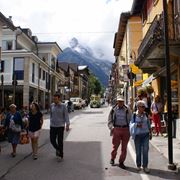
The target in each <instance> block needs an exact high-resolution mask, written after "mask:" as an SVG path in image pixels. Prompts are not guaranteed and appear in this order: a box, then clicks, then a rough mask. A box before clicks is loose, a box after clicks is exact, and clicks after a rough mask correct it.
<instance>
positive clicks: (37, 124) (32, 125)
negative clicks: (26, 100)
mask: <svg viewBox="0 0 180 180" xmlns="http://www.w3.org/2000/svg"><path fill="white" fill-rule="evenodd" d="M42 116H43V115H42V113H41V112H37V113H36V114H32V112H30V113H29V131H31V132H35V131H38V130H39V129H41V118H42Z"/></svg>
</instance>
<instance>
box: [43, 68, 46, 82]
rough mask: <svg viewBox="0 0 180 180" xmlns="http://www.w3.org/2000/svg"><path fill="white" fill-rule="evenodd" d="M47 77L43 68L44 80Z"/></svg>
mask: <svg viewBox="0 0 180 180" xmlns="http://www.w3.org/2000/svg"><path fill="white" fill-rule="evenodd" d="M45 79H46V72H45V71H44V70H43V80H45Z"/></svg>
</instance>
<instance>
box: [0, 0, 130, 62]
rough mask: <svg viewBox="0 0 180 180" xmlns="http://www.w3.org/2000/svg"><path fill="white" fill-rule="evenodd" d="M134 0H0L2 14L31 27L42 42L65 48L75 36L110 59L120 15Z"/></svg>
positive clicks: (111, 58) (16, 24)
mask: <svg viewBox="0 0 180 180" xmlns="http://www.w3.org/2000/svg"><path fill="white" fill-rule="evenodd" d="M131 6H132V0H126V1H124V0H31V1H29V2H27V1H24V0H11V1H7V0H1V1H0V7H1V12H2V13H3V14H4V15H5V16H6V17H8V16H12V17H13V18H12V20H13V22H14V24H15V26H21V27H22V28H24V27H26V28H30V29H31V30H32V33H33V35H37V37H38V39H39V40H41V41H57V42H58V44H59V46H60V47H61V48H62V49H64V48H66V47H67V46H69V41H70V40H71V39H72V38H73V37H76V38H77V39H78V40H79V43H81V44H86V46H89V47H90V48H92V49H93V51H95V52H98V54H101V55H102V54H104V56H105V57H106V58H108V59H110V60H112V61H113V60H114V57H113V40H114V33H115V32H116V31H117V29H118V24H119V18H120V13H121V12H125V11H128V10H130V9H131Z"/></svg>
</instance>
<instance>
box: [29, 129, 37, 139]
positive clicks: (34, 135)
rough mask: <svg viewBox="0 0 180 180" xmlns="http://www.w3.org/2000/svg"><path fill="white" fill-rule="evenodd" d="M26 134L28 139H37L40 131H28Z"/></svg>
mask: <svg viewBox="0 0 180 180" xmlns="http://www.w3.org/2000/svg"><path fill="white" fill-rule="evenodd" d="M28 134H29V137H30V138H38V137H39V136H40V130H38V131H35V132H31V131H29V132H28Z"/></svg>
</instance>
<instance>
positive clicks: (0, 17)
mask: <svg viewBox="0 0 180 180" xmlns="http://www.w3.org/2000/svg"><path fill="white" fill-rule="evenodd" d="M0 21H1V22H2V23H3V25H6V26H8V27H9V28H10V29H11V30H15V29H16V27H15V26H14V24H13V23H12V22H11V20H10V19H8V18H6V17H5V16H4V15H3V14H2V13H1V12H0Z"/></svg>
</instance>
